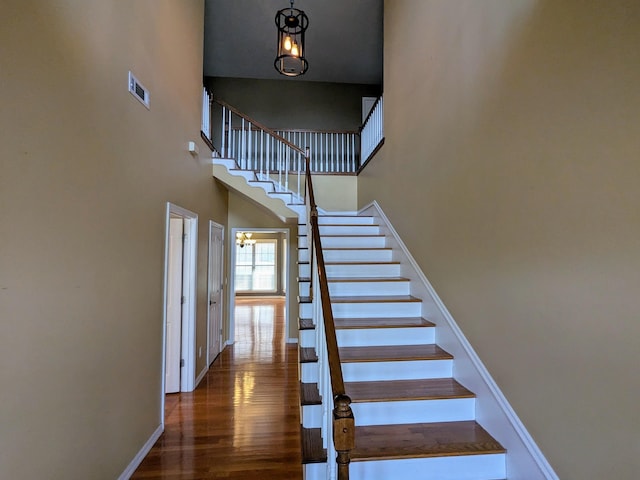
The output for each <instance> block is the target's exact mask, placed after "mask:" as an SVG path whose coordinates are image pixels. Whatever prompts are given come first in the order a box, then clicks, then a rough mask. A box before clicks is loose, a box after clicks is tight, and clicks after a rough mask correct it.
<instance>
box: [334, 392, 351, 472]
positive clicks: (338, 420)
mask: <svg viewBox="0 0 640 480" xmlns="http://www.w3.org/2000/svg"><path fill="white" fill-rule="evenodd" d="M334 405H335V407H334V409H333V444H334V445H335V448H336V452H337V453H338V456H337V458H336V462H337V463H338V480H349V462H351V456H350V454H351V450H353V449H354V447H355V421H354V419H353V412H352V411H351V399H350V398H349V397H348V396H347V395H336V397H335V398H334Z"/></svg>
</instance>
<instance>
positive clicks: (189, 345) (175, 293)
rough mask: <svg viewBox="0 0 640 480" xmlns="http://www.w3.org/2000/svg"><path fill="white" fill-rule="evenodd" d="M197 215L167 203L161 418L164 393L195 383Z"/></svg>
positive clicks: (191, 387) (185, 388)
mask: <svg viewBox="0 0 640 480" xmlns="http://www.w3.org/2000/svg"><path fill="white" fill-rule="evenodd" d="M197 240H198V215H197V214H195V213H193V212H191V211H189V210H186V209H184V208H182V207H179V206H177V205H174V204H172V203H167V207H166V221H165V253H164V300H163V335H162V352H163V355H162V391H161V405H162V408H161V419H160V420H161V422H162V425H163V426H164V418H165V416H164V413H165V400H166V394H168V393H177V392H189V391H191V390H193V389H194V387H195V321H196V318H195V313H196V258H197Z"/></svg>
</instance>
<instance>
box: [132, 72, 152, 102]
mask: <svg viewBox="0 0 640 480" xmlns="http://www.w3.org/2000/svg"><path fill="white" fill-rule="evenodd" d="M129 92H131V95H133V96H134V97H136V98H137V99H138V100H139V101H140V103H142V104H143V105H144V106H145V107H147V108H149V90H147V89H146V88H144V86H143V85H142V84H141V83H140V82H139V81H138V79H137V78H136V77H135V76H134V75H133V73H131V72H129Z"/></svg>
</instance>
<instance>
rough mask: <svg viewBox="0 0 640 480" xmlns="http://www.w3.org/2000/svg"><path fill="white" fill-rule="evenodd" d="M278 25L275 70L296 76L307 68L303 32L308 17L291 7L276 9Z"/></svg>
mask: <svg viewBox="0 0 640 480" xmlns="http://www.w3.org/2000/svg"><path fill="white" fill-rule="evenodd" d="M276 26H277V27H278V47H277V55H276V60H275V62H274V63H273V64H274V66H275V67H276V70H278V72H280V73H281V74H282V75H286V76H287V77H297V76H298V75H302V74H304V73H305V72H306V71H307V69H308V68H309V62H307V59H306V58H305V57H304V55H305V44H304V32H305V31H306V30H307V27H308V26H309V18H308V17H307V15H306V14H305V13H304V12H303V11H302V10H298V9H297V8H293V0H291V7H289V8H283V9H282V10H278V13H276Z"/></svg>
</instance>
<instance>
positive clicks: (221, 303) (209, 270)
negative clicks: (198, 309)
mask: <svg viewBox="0 0 640 480" xmlns="http://www.w3.org/2000/svg"><path fill="white" fill-rule="evenodd" d="M214 228H219V229H220V230H222V252H221V256H222V263H221V265H220V268H221V270H222V272H221V288H222V294H221V296H220V310H221V322H222V323H221V325H220V328H223V329H224V325H223V323H224V321H225V319H224V294H225V290H226V288H225V281H224V242H225V238H224V233H225V227H224V225H221V224H219V223H216V222H214V221H213V220H209V258H208V261H207V367H206V369H207V370H208V369H209V366H210V365H211V362H212V361H213V360H214V359H213V358H209V351H210V345H209V339H210V338H211V332H210V328H211V309H210V308H209V300H210V299H211V282H210V281H209V279H210V278H211V275H212V272H211V258H210V257H211V253H212V251H213V248H212V245H211V234H212V231H213V229H214ZM218 341H219V342H220V350H222V348H223V346H222V333H221V334H220V335H219V339H218Z"/></svg>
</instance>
